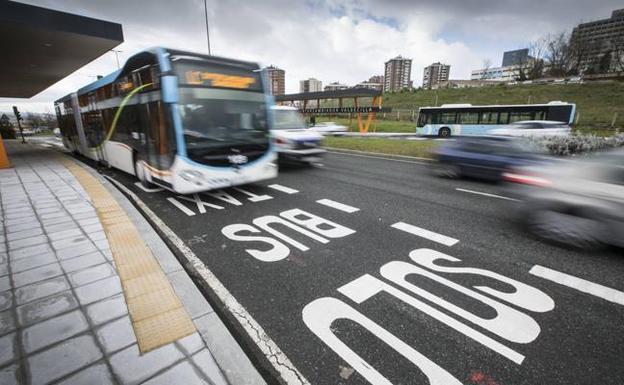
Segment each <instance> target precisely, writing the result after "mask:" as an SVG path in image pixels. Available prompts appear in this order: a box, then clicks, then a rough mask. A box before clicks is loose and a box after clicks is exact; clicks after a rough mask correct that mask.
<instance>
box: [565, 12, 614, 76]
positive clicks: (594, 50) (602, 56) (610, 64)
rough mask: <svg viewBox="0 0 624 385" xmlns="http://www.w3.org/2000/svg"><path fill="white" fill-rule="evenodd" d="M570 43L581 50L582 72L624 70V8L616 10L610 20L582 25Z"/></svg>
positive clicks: (580, 66)
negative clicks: (623, 65)
mask: <svg viewBox="0 0 624 385" xmlns="http://www.w3.org/2000/svg"><path fill="white" fill-rule="evenodd" d="M570 44H571V46H572V47H573V49H575V50H577V52H578V53H579V63H578V69H579V71H580V72H586V71H588V70H591V72H613V71H622V70H624V68H621V65H622V63H624V58H623V57H621V56H622V55H624V53H623V51H624V47H623V46H622V45H624V9H620V10H616V11H613V13H612V14H611V17H610V18H608V19H602V20H596V21H591V22H588V23H582V24H579V25H578V26H576V27H575V28H574V29H573V30H572V35H571V37H570ZM607 55H608V56H607ZM618 55H619V56H620V57H618Z"/></svg>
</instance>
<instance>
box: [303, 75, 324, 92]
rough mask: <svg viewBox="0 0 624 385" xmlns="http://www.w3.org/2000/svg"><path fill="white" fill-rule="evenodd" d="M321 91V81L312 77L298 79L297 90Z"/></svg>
mask: <svg viewBox="0 0 624 385" xmlns="http://www.w3.org/2000/svg"><path fill="white" fill-rule="evenodd" d="M319 91H323V82H322V81H320V80H317V79H314V78H309V79H306V80H299V92H319Z"/></svg>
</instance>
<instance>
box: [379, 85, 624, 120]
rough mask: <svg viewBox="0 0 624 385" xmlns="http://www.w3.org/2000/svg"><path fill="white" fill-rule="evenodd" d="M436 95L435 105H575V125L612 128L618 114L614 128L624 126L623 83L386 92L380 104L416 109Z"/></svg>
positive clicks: (434, 98) (430, 104)
mask: <svg viewBox="0 0 624 385" xmlns="http://www.w3.org/2000/svg"><path fill="white" fill-rule="evenodd" d="M436 95H437V105H438V106H440V105H442V104H445V103H470V104H474V105H481V104H525V103H527V102H529V100H530V103H548V102H550V101H555V100H561V101H564V102H571V103H576V105H577V110H578V112H579V113H580V116H579V123H578V126H583V127H594V128H607V127H610V125H611V121H612V119H613V116H614V113H617V120H616V124H615V126H616V127H620V128H622V127H624V82H604V83H599V82H592V83H583V84H552V85H551V84H544V85H538V84H530V85H529V84H527V85H513V86H512V85H497V86H490V87H482V88H456V89H440V90H416V91H414V92H403V93H400V92H399V93H386V94H384V95H383V105H384V106H385V107H392V108H393V109H394V110H396V109H399V110H412V109H416V110H418V108H419V107H426V106H434V105H435V101H436ZM401 112H403V111H401ZM401 118H403V116H401Z"/></svg>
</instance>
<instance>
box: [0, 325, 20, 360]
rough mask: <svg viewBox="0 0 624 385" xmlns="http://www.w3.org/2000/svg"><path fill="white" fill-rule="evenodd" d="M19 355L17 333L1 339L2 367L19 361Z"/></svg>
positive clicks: (0, 355) (0, 357) (0, 356)
mask: <svg viewBox="0 0 624 385" xmlns="http://www.w3.org/2000/svg"><path fill="white" fill-rule="evenodd" d="M18 355H19V353H18V346H17V333H11V334H7V335H5V336H3V337H0V367H1V366H4V365H6V364H8V363H9V362H11V361H14V360H15V359H17V357H18Z"/></svg>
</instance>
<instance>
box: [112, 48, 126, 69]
mask: <svg viewBox="0 0 624 385" xmlns="http://www.w3.org/2000/svg"><path fill="white" fill-rule="evenodd" d="M111 51H112V52H114V53H115V59H116V60H117V69H119V53H120V52H123V51H120V50H117V49H111Z"/></svg>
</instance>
